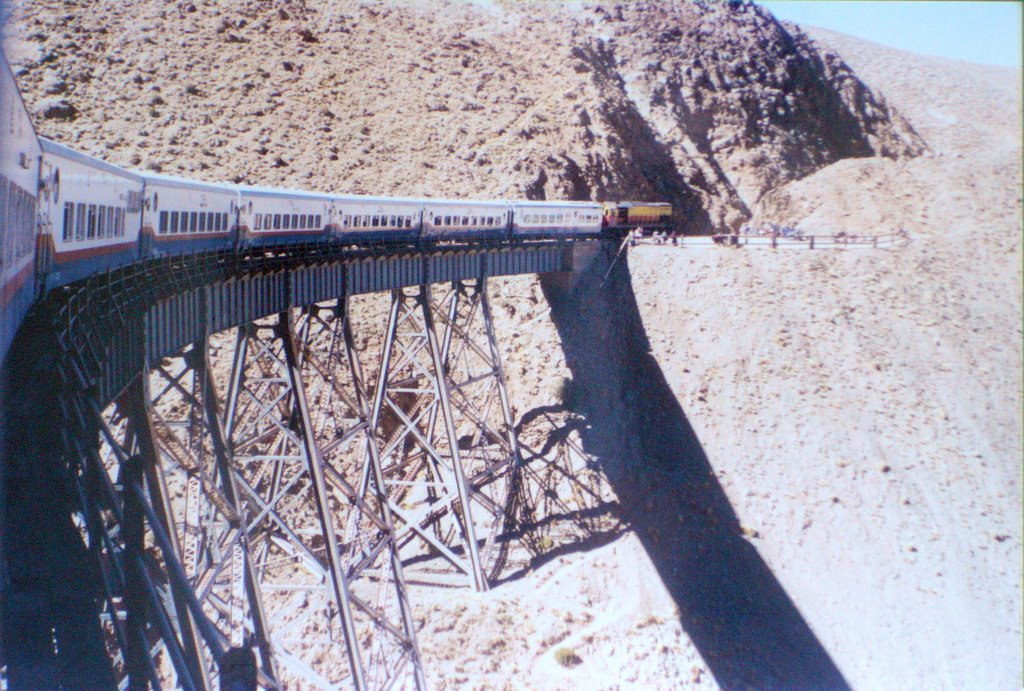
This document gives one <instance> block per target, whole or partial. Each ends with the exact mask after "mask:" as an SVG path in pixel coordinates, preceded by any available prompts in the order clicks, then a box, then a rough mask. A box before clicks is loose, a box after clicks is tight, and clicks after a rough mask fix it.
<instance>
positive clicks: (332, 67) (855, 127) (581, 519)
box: [7, 0, 1024, 689]
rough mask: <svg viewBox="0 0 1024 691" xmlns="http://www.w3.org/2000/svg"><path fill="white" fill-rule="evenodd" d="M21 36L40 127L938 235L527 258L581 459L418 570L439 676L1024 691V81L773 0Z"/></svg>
mask: <svg viewBox="0 0 1024 691" xmlns="http://www.w3.org/2000/svg"><path fill="white" fill-rule="evenodd" d="M9 33H10V36H9V37H8V42H7V46H8V48H7V50H8V55H9V56H10V58H11V60H12V63H13V64H14V65H15V67H16V69H18V70H19V79H20V80H21V83H22V85H23V89H24V91H25V96H26V100H27V102H28V104H29V107H30V108H32V109H33V110H34V112H35V113H36V117H37V120H36V122H37V127H38V129H39V131H40V133H41V134H43V135H45V136H49V137H52V138H54V139H57V140H59V141H62V142H65V143H68V144H70V145H73V146H76V147H79V148H81V149H83V150H85V151H87V152H90V153H94V154H97V155H100V156H102V157H104V158H107V159H108V160H110V161H113V162H115V163H120V164H124V165H129V166H136V167H141V168H150V169H159V170H162V171H164V172H169V173H177V174H184V175H189V176H195V177H200V178H204V179H210V180H224V179H227V180H239V181H249V182H254V183H260V184H271V185H287V186H294V187H303V188H316V189H325V190H337V191H346V192H364V193H370V192H373V193H378V192H379V193H384V194H402V195H427V194H430V195H451V196H467V197H486V196H493V195H507V196H528V197H533V198H541V197H547V198H573V199H586V198H594V199H604V198H622V197H659V198H663V199H668V200H670V201H672V202H674V203H675V204H676V205H677V206H678V207H679V208H680V209H681V210H682V216H681V220H682V223H683V226H684V227H685V228H686V229H687V230H690V231H699V232H706V231H709V230H722V229H727V228H736V227H738V226H739V225H740V224H742V223H744V222H747V221H751V222H754V223H761V222H769V221H771V222H778V223H787V224H792V225H794V226H798V227H800V228H802V229H805V230H807V231H809V232H813V233H828V232H838V231H845V232H849V233H856V234H872V233H884V232H890V231H892V230H895V229H897V228H903V229H906V230H907V231H908V232H909V234H910V241H909V242H908V243H907V244H906V245H905V246H901V247H897V248H892V249H885V250H858V251H853V250H848V251H833V250H819V251H813V252H811V251H796V250H793V251H775V252H773V251H769V250H765V251H756V250H751V249H749V248H746V249H730V248H725V247H710V248H707V249H701V250H691V249H677V248H672V247H657V246H641V247H638V248H635V249H633V250H631V251H630V252H629V253H628V254H623V255H622V256H620V258H619V259H618V260H617V261H616V262H615V264H614V266H609V264H608V263H607V262H608V260H607V258H602V257H597V258H596V259H595V260H594V263H593V264H592V265H590V267H589V268H588V269H585V270H583V271H581V273H580V275H579V276H576V277H574V278H572V279H570V278H569V277H566V276H548V277H544V278H543V279H541V280H537V279H534V278H517V279H513V280H507V281H492V282H491V291H492V297H493V299H494V304H495V317H496V320H497V322H498V329H499V337H500V340H501V344H502V348H503V357H504V361H505V364H506V369H507V372H508V375H509V386H510V389H511V392H510V393H511V396H512V399H513V407H514V408H515V409H516V410H517V411H518V415H519V417H520V418H521V419H522V421H523V424H524V428H527V429H526V436H527V437H528V443H529V444H531V445H536V444H540V443H543V442H544V440H545V439H551V438H554V437H555V436H556V435H557V434H562V435H564V436H565V437H566V438H571V439H572V440H573V441H574V443H576V444H577V445H578V453H577V455H576V457H575V462H576V463H577V465H576V469H577V471H578V475H577V478H578V479H579V483H578V484H577V485H576V490H577V492H576V494H575V495H574V494H572V492H571V491H570V490H569V489H567V485H566V484H563V485H560V486H559V487H560V491H561V494H560V495H559V496H556V497H555V498H554V500H553V501H552V502H551V504H552V506H555V509H553V510H552V513H551V514H550V516H549V522H546V523H544V531H546V532H544V535H543V537H544V540H546V541H547V542H544V541H540V540H535V541H534V544H533V545H532V548H531V550H525V549H521V550H519V551H518V552H516V553H514V554H513V559H512V566H511V568H510V569H509V572H508V573H507V574H506V576H505V577H504V579H503V580H502V581H501V582H500V583H499V584H498V585H497V586H496V587H495V588H493V589H492V590H491V591H490V592H488V593H486V594H474V593H470V592H468V591H464V590H457V591H456V590H437V589H429V588H414V592H413V597H414V599H415V601H416V604H417V610H416V617H417V621H418V624H419V625H420V627H421V628H420V629H419V634H418V635H419V636H420V645H421V648H422V651H423V655H424V659H425V661H426V664H427V668H428V669H427V674H428V678H429V680H430V683H431V684H432V686H433V687H435V688H508V689H513V688H514V689H520V688H538V689H577V688H594V689H620V688H643V689H648V688H654V689H676V688H737V687H742V688H746V687H754V688H765V687H789V688H818V687H822V688H842V687H843V685H849V686H852V687H854V688H868V689H873V688H880V689H881V688H964V687H967V688H1015V687H1018V686H1019V685H1020V679H1021V674H1022V663H1021V649H1022V643H1024V640H1022V632H1021V621H1022V596H1021V582H1022V580H1021V579H1022V573H1021V558H1022V542H1021V520H1020V517H1021V515H1022V511H1024V507H1022V501H1021V458H1022V446H1021V445H1022V438H1021V423H1022V419H1021V408H1022V395H1021V382H1022V367H1021V361H1022V352H1021V351H1022V347H1021V343H1022V322H1021V310H1022V297H1021V288H1022V269H1021V266H1022V264H1021V262H1022V252H1021V239H1022V236H1021V230H1022V229H1021V214H1022V208H1021V192H1022V188H1021V184H1022V181H1021V164H1020V162H1021V125H1020V123H1021V89H1020V79H1021V72H1020V71H1019V70H1007V69H1001V68H989V67H982V66H977V65H967V64H963V63H955V62H950V61H944V60H940V59H937V58H926V57H921V56H915V55H911V54H907V53H903V52H900V51H897V50H893V49H888V48H884V47H881V46H877V45H873V44H869V43H866V42H863V41H860V40H857V39H853V38H851V37H847V36H842V35H839V34H834V33H831V32H825V31H821V30H814V29H811V28H804V29H798V28H797V27H795V26H791V25H788V24H780V23H778V22H776V21H775V20H774V19H773V18H772V17H771V16H770V15H769V14H768V13H767V12H766V11H764V10H763V9H760V8H757V7H755V6H752V5H749V4H746V3H707V4H703V3H683V2H672V3H670V2H656V1H654V0H651V1H650V2H635V3H618V4H611V3H604V4H588V3H578V2H572V3H565V4H556V3H542V2H537V3H522V2H512V1H511V0H509V1H501V0H498V1H495V2H483V1H481V2H475V3H463V2H448V3H441V2H434V1H430V2H427V1H426V0H425V1H424V2H418V3H415V4H413V3H400V2H364V3H357V2H348V3H340V2H337V3H328V2H320V1H314V0H305V1H304V2H287V3H286V2H269V1H268V2H257V1H256V0H230V2H219V3H214V2H202V1H200V0H192V1H191V2H190V1H188V0H183V1H181V2H175V3H164V2H157V1H156V0H144V1H141V2H137V3H132V4H126V3H121V2H114V1H113V0H103V1H102V2H95V3H88V4H85V3H78V2H74V1H73V0H63V1H58V0H33V1H32V2H28V1H24V2H21V3H15V7H14V23H13V24H12V25H11V26H10V27H9ZM609 269H610V270H609ZM570 381H571V384H570ZM539 411H543V414H541V412H539ZM544 421H546V423H545V424H547V425H548V427H543V425H541V424H540V423H541V422H544ZM566 651H568V652H566ZM570 655H571V656H570Z"/></svg>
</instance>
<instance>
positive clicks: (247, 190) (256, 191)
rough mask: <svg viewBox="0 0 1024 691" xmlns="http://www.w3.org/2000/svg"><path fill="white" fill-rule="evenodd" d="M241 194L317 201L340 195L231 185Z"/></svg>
mask: <svg viewBox="0 0 1024 691" xmlns="http://www.w3.org/2000/svg"><path fill="white" fill-rule="evenodd" d="M230 187H231V188H232V189H234V190H237V191H238V193H239V194H242V195H245V196H248V197H293V198H294V197H301V198H303V199H316V200H323V201H329V200H331V199H336V198H337V196H338V195H335V194H330V193H328V192H313V191H309V190H290V189H282V188H280V187H258V186H255V185H230Z"/></svg>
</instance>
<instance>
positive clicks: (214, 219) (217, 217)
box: [210, 213, 224, 233]
mask: <svg viewBox="0 0 1024 691" xmlns="http://www.w3.org/2000/svg"><path fill="white" fill-rule="evenodd" d="M210 220H211V221H212V223H213V229H214V231H216V232H218V233H219V232H220V231H222V230H224V229H223V228H222V227H221V225H220V214H218V213H213V216H212V217H211V219H210Z"/></svg>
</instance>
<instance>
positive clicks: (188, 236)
mask: <svg viewBox="0 0 1024 691" xmlns="http://www.w3.org/2000/svg"><path fill="white" fill-rule="evenodd" d="M229 235H231V233H230V232H227V233H225V232H220V233H185V234H184V235H182V234H181V233H175V234H174V235H154V236H153V239H154V240H156V241H157V242H177V241H179V240H202V239H204V238H226V237H228V236H229Z"/></svg>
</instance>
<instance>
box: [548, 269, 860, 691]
mask: <svg viewBox="0 0 1024 691" xmlns="http://www.w3.org/2000/svg"><path fill="white" fill-rule="evenodd" d="M608 265H609V262H608V259H607V258H606V257H605V256H604V255H601V256H598V257H597V258H596V259H595V260H594V261H593V263H592V264H591V265H590V267H589V268H588V269H587V270H586V271H585V272H584V273H583V274H582V275H580V276H578V277H576V282H575V285H571V284H570V279H569V277H568V276H567V275H564V274H560V275H547V276H545V277H544V278H543V283H542V285H543V288H544V293H545V295H546V297H547V299H548V301H549V303H550V304H551V308H552V317H553V319H554V322H555V325H556V327H557V329H558V332H559V335H560V336H561V339H562V343H563V348H564V351H565V356H566V360H567V362H568V365H569V368H570V370H571V371H572V374H573V377H574V382H575V384H574V388H575V395H574V399H575V404H576V407H577V412H579V413H580V414H582V415H583V416H584V417H585V418H586V419H587V421H588V422H589V424H588V425H586V426H585V427H581V428H580V431H581V433H582V439H583V445H584V449H585V450H586V451H587V453H589V454H592V455H593V456H594V457H596V458H597V459H598V460H599V461H600V463H601V466H602V470H603V471H604V473H605V475H606V476H607V478H608V480H609V482H610V483H611V485H612V487H613V489H614V490H615V493H616V494H617V496H618V498H619V501H620V503H621V508H620V515H621V517H622V518H623V519H624V520H625V521H626V522H627V524H628V525H629V527H630V528H632V529H633V530H634V531H635V533H636V534H637V535H638V536H639V538H640V540H641V541H642V543H643V545H644V547H645V548H646V550H647V553H648V554H649V555H650V557H651V560H652V561H653V563H654V565H655V566H656V568H657V569H658V571H659V574H660V576H661V578H662V580H663V581H664V583H665V585H666V586H667V588H668V590H669V592H670V593H671V595H672V597H673V598H674V599H675V602H676V604H677V606H678V609H679V613H680V620H681V624H682V626H683V628H684V629H685V630H686V632H687V634H688V635H689V637H690V639H691V640H692V641H693V643H694V644H695V645H696V646H697V649H698V650H699V652H700V654H701V656H702V657H703V659H704V660H705V662H706V663H707V665H708V667H709V669H710V670H711V672H712V674H713V675H714V676H715V679H716V681H717V682H718V684H719V685H720V686H722V687H723V688H729V689H731V688H738V687H742V688H747V687H753V688H802V689H806V688H815V689H817V688H829V689H836V688H838V689H843V688H848V685H847V683H846V681H845V679H844V678H843V676H842V674H841V673H840V672H839V670H838V669H837V667H836V666H835V664H834V663H833V661H832V659H831V658H830V657H829V655H828V653H827V652H826V651H825V649H824V648H823V647H822V645H821V643H820V642H819V641H818V639H817V638H816V637H815V635H814V633H813V632H812V631H811V629H810V627H809V626H808V624H807V623H806V622H805V621H804V619H803V617H802V616H801V615H800V612H799V611H798V610H797V608H796V606H795V605H794V603H793V601H792V600H791V599H790V597H789V596H788V595H787V594H786V592H785V591H784V590H783V588H782V586H781V585H780V583H779V582H778V580H777V579H776V578H775V576H774V575H773V574H772V572H771V570H770V569H769V568H768V565H767V564H766V563H765V562H764V560H763V559H762V558H761V557H760V555H759V554H758V552H757V550H756V549H755V548H754V547H753V546H752V545H751V544H750V543H749V542H748V541H747V540H746V539H745V538H744V535H743V532H742V528H741V526H740V524H739V521H738V519H737V517H736V513H735V511H734V510H733V508H732V506H731V505H730V503H729V500H728V498H727V496H726V494H725V492H724V490H723V489H722V487H721V485H720V484H719V482H718V480H717V478H716V476H715V472H714V469H713V468H712V466H711V464H710V462H709V460H708V457H707V455H706V454H705V452H704V449H703V448H702V446H701V444H700V441H699V440H698V438H697V436H696V434H695V433H694V431H693V428H692V427H691V425H690V423H689V421H688V420H687V417H686V414H685V413H684V411H683V410H682V408H681V406H680V405H679V403H678V401H677V399H676V398H675V396H674V395H673V393H672V391H671V389H670V388H669V386H668V383H667V382H666V380H665V377H664V375H663V373H662V371H661V369H660V367H659V366H658V363H657V362H656V361H655V360H654V358H653V356H652V355H651V354H650V347H649V344H648V341H647V338H646V335H645V332H644V328H643V323H642V320H641V318H640V314H639V310H638V308H637V304H636V298H635V296H634V294H633V290H632V284H631V277H630V274H629V270H628V266H627V265H626V262H624V261H623V260H622V259H621V258H620V260H619V261H618V262H616V263H615V265H614V267H613V269H612V271H611V273H610V274H609V275H608V277H607V279H606V280H605V282H604V285H603V286H602V285H601V283H602V278H603V277H604V274H605V272H606V271H607V269H608ZM666 299H670V297H669V296H666ZM576 547H577V548H579V545H577V546H576Z"/></svg>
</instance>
